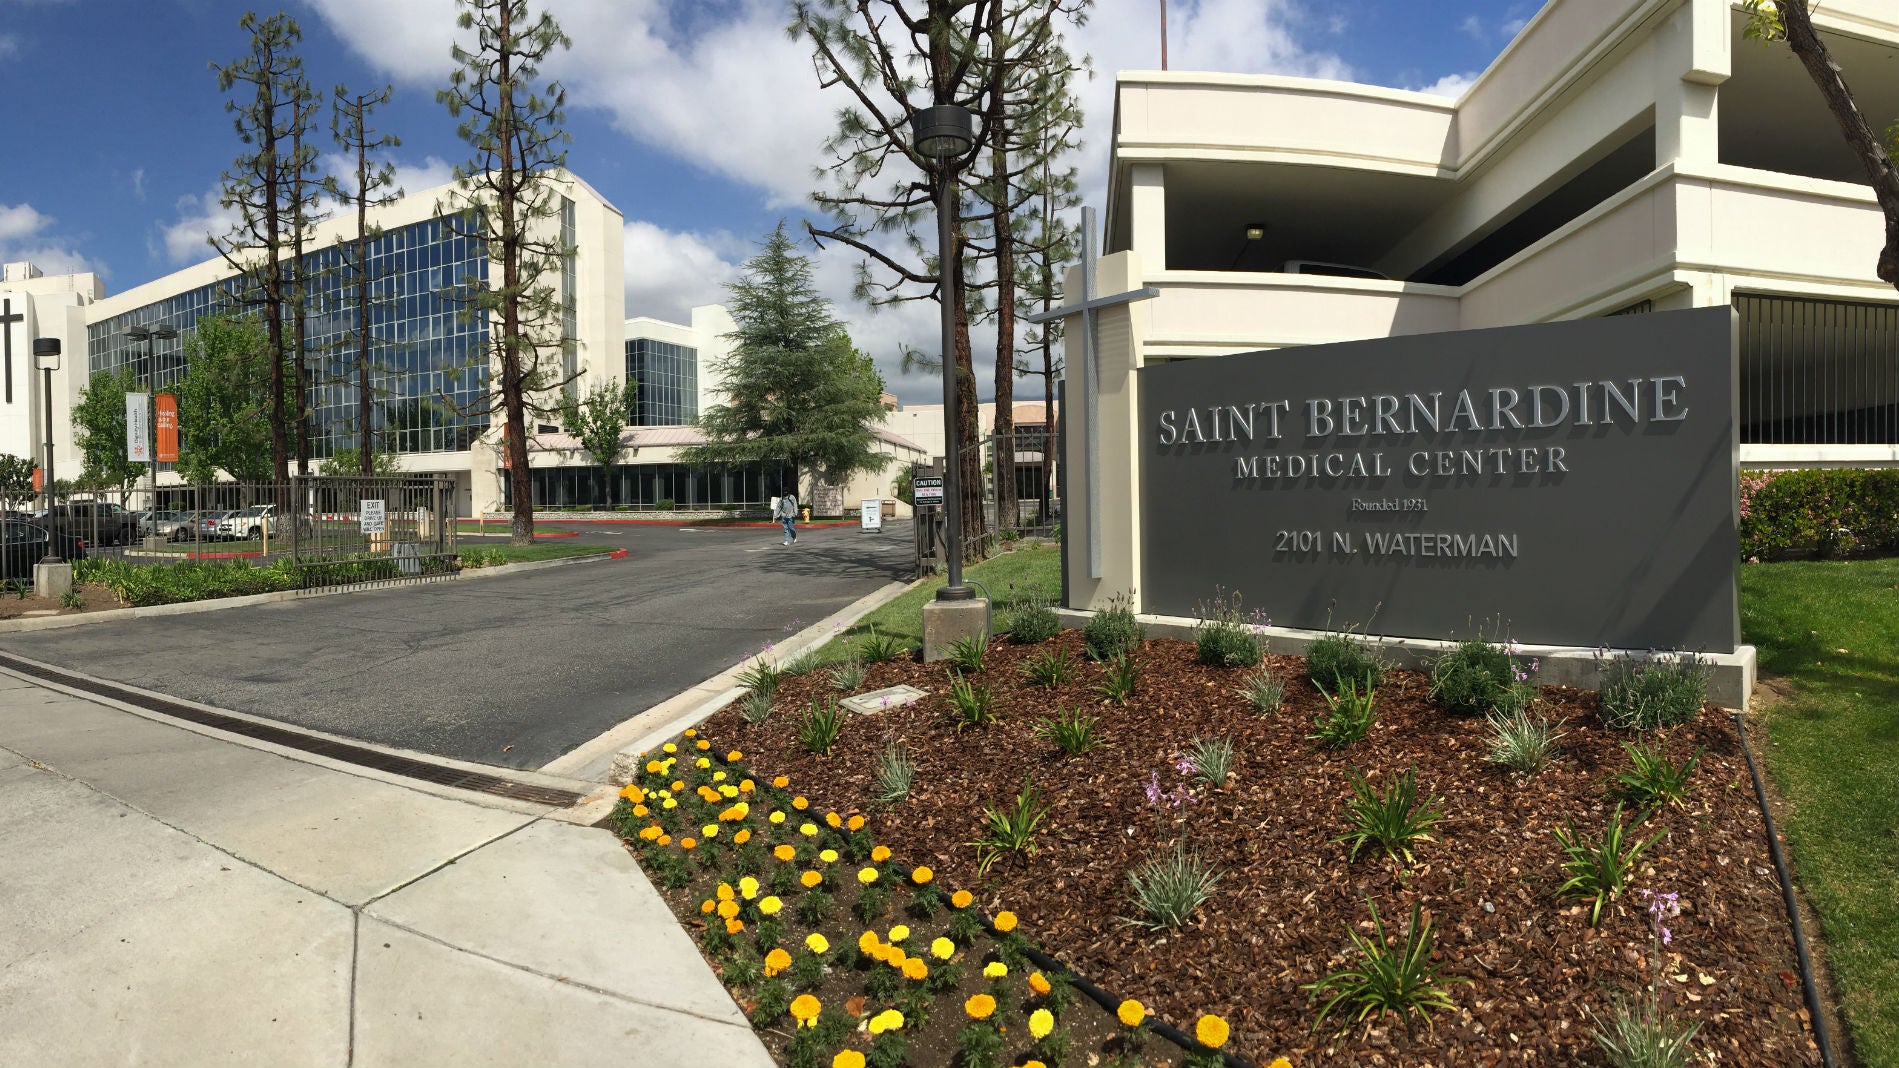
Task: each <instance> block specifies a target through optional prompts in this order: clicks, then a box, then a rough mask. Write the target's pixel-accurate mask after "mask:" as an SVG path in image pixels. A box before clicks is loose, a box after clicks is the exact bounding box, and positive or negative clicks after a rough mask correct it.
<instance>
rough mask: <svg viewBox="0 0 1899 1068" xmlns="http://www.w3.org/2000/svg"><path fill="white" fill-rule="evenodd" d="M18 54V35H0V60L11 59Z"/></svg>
mask: <svg viewBox="0 0 1899 1068" xmlns="http://www.w3.org/2000/svg"><path fill="white" fill-rule="evenodd" d="M19 54H20V35H19V34H17V33H0V59H12V58H13V57H14V56H17V55H19Z"/></svg>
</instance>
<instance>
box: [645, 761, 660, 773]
mask: <svg viewBox="0 0 1899 1068" xmlns="http://www.w3.org/2000/svg"><path fill="white" fill-rule="evenodd" d="M646 774H648V775H658V774H659V761H657V760H649V761H647V762H646Z"/></svg>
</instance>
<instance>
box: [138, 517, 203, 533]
mask: <svg viewBox="0 0 1899 1068" xmlns="http://www.w3.org/2000/svg"><path fill="white" fill-rule="evenodd" d="M181 526H183V527H187V528H189V527H190V526H191V513H190V512H140V513H139V514H138V532H139V536H140V537H144V538H150V537H159V538H169V537H171V535H172V531H174V530H177V529H178V528H179V527H181ZM186 533H190V531H189V530H187V531H186Z"/></svg>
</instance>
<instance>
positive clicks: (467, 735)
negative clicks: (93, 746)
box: [0, 526, 910, 768]
mask: <svg viewBox="0 0 1899 1068" xmlns="http://www.w3.org/2000/svg"><path fill="white" fill-rule="evenodd" d="M576 529H580V528H576ZM582 537H583V538H584V539H585V540H586V541H587V542H590V543H598V544H601V545H603V546H605V547H624V548H626V549H628V550H629V551H630V553H631V556H630V557H629V558H628V559H626V560H618V561H613V562H609V563H579V564H572V565H568V566H563V567H555V568H549V569H546V570H539V571H530V572H525V573H522V574H518V575H506V576H497V577H494V578H483V579H469V580H463V581H455V582H444V583H438V584H433V585H423V586H412V587H406V588H396V589H386V590H377V591H373V592H363V593H352V594H347V595H343V596H336V597H316V598H310V599H307V600H293V601H285V602H278V603H275V604H266V605H255V606H249V607H244V608H233V609H229V610H226V611H220V612H206V613H201V614H197V615H183V616H169V617H159V618H153V619H138V620H124V621H118V622H112V623H97V624H91V625H88V626H82V627H73V628H70V629H65V630H54V631H45V632H40V633H27V634H10V635H6V636H4V637H0V648H5V649H6V650H8V651H11V652H16V653H18V654H20V655H22V656H27V657H32V658H34V659H37V660H43V661H46V662H49V663H53V664H58V665H61V666H65V667H70V668H74V669H76V670H79V671H84V672H87V673H89V674H92V675H97V676H101V677H103V678H108V679H113V680H116V681H120V682H126V683H130V684H132V685H136V686H142V687H145V688H147V689H152V690H157V691H159V692H162V693H167V694H172V695H175V696H178V697H184V698H188V699H190V700H195V701H200V702H203V703H205V704H209V705H214V706H217V707H221V708H228V709H234V710H237V711H242V712H249V713H253V714H256V715H262V716H268V717H271V718H273V719H278V720H282V721H284V722H288V723H293V724H298V725H302V726H308V727H313V728H317V729H321V730H326V731H331V732H334V733H337V734H342V735H347V736H349V737H352V738H360V739H363V740H366V741H372V742H380V743H383V744H386V745H396V746H402V747H405V748H409V749H417V750H421V751H423V752H428V753H435V754H439V755H442V756H449V757H457V758H460V759H464V760H474V761H480V762H483V763H488V764H500V765H506V766H510V767H519V768H535V767H539V766H541V765H543V764H546V763H547V762H548V761H550V760H553V759H554V758H555V757H557V756H560V755H561V754H562V753H565V752H567V751H568V750H570V749H572V748H574V747H575V746H578V745H580V744H581V743H582V742H585V741H587V740H588V739H590V738H593V737H595V736H596V735H599V734H601V733H602V732H604V731H606V730H607V729H609V728H610V727H612V726H614V725H615V724H617V723H619V722H621V721H622V720H624V719H627V718H628V717H630V716H633V715H635V714H637V713H639V712H640V711H642V710H644V709H646V708H649V707H651V706H652V705H654V704H657V703H658V702H660V701H662V700H664V699H665V698H667V697H670V696H672V695H673V694H675V693H677V692H679V691H680V690H682V689H685V688H686V687H688V686H690V685H692V684H694V683H697V682H699V681H701V680H703V679H705V678H706V677H707V676H710V675H712V674H715V673H716V672H718V671H720V670H722V669H724V668H725V667H727V666H729V665H731V664H732V663H734V662H735V661H737V660H739V659H741V658H742V657H745V656H747V655H750V654H752V653H755V652H757V651H758V650H760V649H762V648H763V647H764V646H765V645H767V644H768V643H771V642H774V641H777V640H779V639H781V638H784V637H786V636H788V635H789V634H791V633H793V632H796V631H797V630H800V629H802V628H803V627H804V626H806V625H808V624H810V623H812V622H815V621H816V620H819V619H822V618H824V617H825V616H827V615H829V614H830V613H832V612H835V611H837V610H838V609H840V608H843V607H844V606H845V605H847V604H849V603H850V602H852V601H854V600H856V599H857V598H859V597H862V596H863V595H865V594H867V593H869V592H871V591H873V590H875V589H877V588H878V587H880V586H882V585H884V584H885V583H888V582H891V581H893V580H902V579H907V578H908V577H910V575H909V565H910V540H909V538H908V537H906V536H903V535H902V534H901V533H900V532H898V531H897V530H895V529H892V530H890V531H887V532H885V533H883V534H881V535H878V534H863V533H860V532H859V531H858V530H857V529H856V528H855V527H842V528H834V529H828V530H807V531H804V532H803V533H802V536H801V537H800V540H799V542H798V544H797V545H795V546H793V547H790V548H786V547H784V546H782V545H781V544H780V537H779V535H778V534H777V532H776V531H773V530H767V529H756V528H743V529H729V528H728V529H719V528H708V529H698V528H688V527H659V526H637V527H631V526H629V527H605V528H595V529H590V530H586V532H585V533H583V534H582ZM469 543H470V544H478V543H477V542H474V541H473V540H472V539H471V540H470V542H469Z"/></svg>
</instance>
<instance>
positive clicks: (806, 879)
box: [798, 871, 824, 888]
mask: <svg viewBox="0 0 1899 1068" xmlns="http://www.w3.org/2000/svg"><path fill="white" fill-rule="evenodd" d="M798 881H799V882H801V883H803V884H804V885H805V886H806V887H807V888H809V887H813V886H816V885H818V884H819V883H821V882H823V881H824V876H822V875H819V874H818V873H817V872H814V871H808V872H805V873H804V874H803V875H800V876H798Z"/></svg>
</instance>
